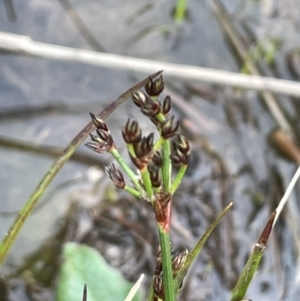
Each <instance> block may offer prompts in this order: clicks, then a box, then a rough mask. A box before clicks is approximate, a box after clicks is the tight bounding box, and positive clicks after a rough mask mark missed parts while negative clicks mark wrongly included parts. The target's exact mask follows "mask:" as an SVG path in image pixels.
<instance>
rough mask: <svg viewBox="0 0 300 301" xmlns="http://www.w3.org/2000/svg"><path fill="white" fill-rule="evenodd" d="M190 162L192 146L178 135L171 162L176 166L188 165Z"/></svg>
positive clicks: (174, 143)
mask: <svg viewBox="0 0 300 301" xmlns="http://www.w3.org/2000/svg"><path fill="white" fill-rule="evenodd" d="M189 160H190V144H189V141H188V140H187V139H186V138H185V137H184V136H182V135H177V141H174V142H173V152H172V155H171V161H172V163H173V164H175V165H188V164H189Z"/></svg>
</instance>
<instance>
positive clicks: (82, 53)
mask: <svg viewBox="0 0 300 301" xmlns="http://www.w3.org/2000/svg"><path fill="white" fill-rule="evenodd" d="M0 50H3V51H9V52H12V53H17V54H27V55H33V56H39V57H46V58H52V59H57V60H64V61H74V62H80V63H86V64H91V65H97V66H103V67H107V68H116V69H123V70H130V71H139V72H143V73H147V74H149V73H151V72H155V71H157V70H161V69H163V70H164V73H165V75H167V76H171V77H174V78H179V79H185V80H196V81H203V82H209V83H215V84H220V85H229V86H234V87H240V88H245V89H255V90H260V91H272V92H276V93H281V94H286V95H294V96H300V85H299V83H297V82H294V81H289V80H283V79H275V78H271V77H262V76H254V75H245V74H239V73H234V72H228V71H223V70H215V69H210V68H202V67H196V66H189V65H179V64H171V63H165V62H158V61H151V60H146V59H138V58H133V57H127V56H122V55H116V54H108V53H99V52H96V51H91V50H83V49H76V48H71V47H63V46H56V45H51V44H45V43H38V42H35V41H33V40H31V39H30V38H29V37H27V36H21V35H14V34H7V33H3V32H2V33H1V32H0Z"/></svg>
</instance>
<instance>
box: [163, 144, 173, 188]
mask: <svg viewBox="0 0 300 301" xmlns="http://www.w3.org/2000/svg"><path fill="white" fill-rule="evenodd" d="M170 155H171V147H170V141H169V140H165V141H164V143H163V147H162V161H163V165H162V178H163V186H164V191H165V193H169V192H170V189H171V173H172V164H171V159H170Z"/></svg>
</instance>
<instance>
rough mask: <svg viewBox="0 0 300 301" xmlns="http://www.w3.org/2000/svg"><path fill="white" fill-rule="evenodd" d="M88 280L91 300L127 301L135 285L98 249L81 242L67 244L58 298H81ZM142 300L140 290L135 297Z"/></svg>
mask: <svg viewBox="0 0 300 301" xmlns="http://www.w3.org/2000/svg"><path fill="white" fill-rule="evenodd" d="M85 283H86V285H87V300H88V301H123V300H125V298H126V296H127V294H128V293H129V291H130V289H131V287H132V286H133V284H132V283H130V282H128V281H126V280H125V279H124V277H123V276H122V274H121V273H120V272H119V271H118V270H116V269H115V268H113V267H111V266H110V265H108V264H107V263H106V261H105V260H104V258H103V257H102V256H101V255H100V254H99V253H98V252H97V251H96V250H94V249H92V248H90V247H88V246H85V245H80V244H77V243H66V244H65V246H64V248H63V262H62V265H61V268H60V272H59V277H58V282H57V288H56V301H81V300H82V290H83V287H84V284H85ZM139 300H141V294H140V293H138V294H137V295H136V296H135V297H134V298H133V301H139Z"/></svg>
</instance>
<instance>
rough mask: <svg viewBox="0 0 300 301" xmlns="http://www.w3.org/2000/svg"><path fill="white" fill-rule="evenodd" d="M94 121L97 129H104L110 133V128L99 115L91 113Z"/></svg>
mask: <svg viewBox="0 0 300 301" xmlns="http://www.w3.org/2000/svg"><path fill="white" fill-rule="evenodd" d="M90 116H91V118H92V121H93V123H94V125H95V127H96V128H97V129H101V130H104V131H106V132H108V133H109V129H108V128H107V125H106V123H105V122H104V121H103V120H102V119H101V118H100V117H99V116H97V115H95V114H93V113H90Z"/></svg>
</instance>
